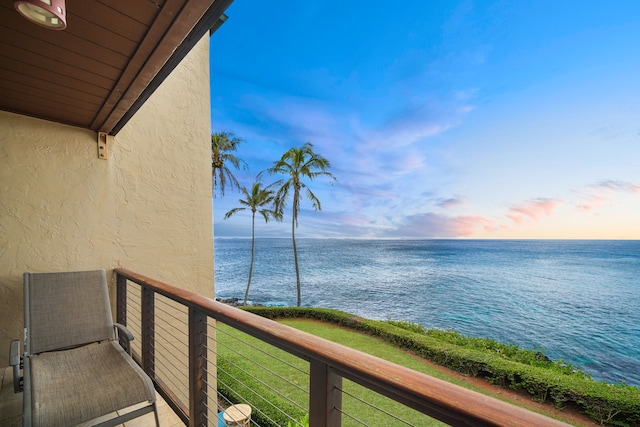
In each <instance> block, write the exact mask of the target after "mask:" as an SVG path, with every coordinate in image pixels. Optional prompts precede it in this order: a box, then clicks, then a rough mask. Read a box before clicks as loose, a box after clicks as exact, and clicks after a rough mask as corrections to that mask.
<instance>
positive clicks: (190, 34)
mask: <svg viewBox="0 0 640 427" xmlns="http://www.w3.org/2000/svg"><path fill="white" fill-rule="evenodd" d="M232 1H233V0H66V5H67V28H66V29H65V30H63V31H54V30H49V29H46V28H42V27H40V26H38V25H35V24H32V23H31V22H29V21H27V20H26V19H24V18H23V17H21V16H20V15H19V14H18V13H17V12H16V10H15V8H14V7H13V3H14V1H13V0H0V110H5V111H9V112H12V113H17V114H22V115H27V116H32V117H37V118H41V119H45V120H50V121H55V122H59V123H64V124H68V125H72V126H78V127H82V128H85V129H91V130H94V131H96V132H104V133H107V134H111V135H115V134H116V133H117V132H118V131H119V130H120V129H121V128H122V127H123V126H124V124H125V123H126V122H127V121H128V120H129V119H130V118H131V117H132V116H133V114H134V113H135V112H136V111H137V110H138V109H139V108H140V107H141V106H142V104H143V103H144V102H145V101H146V99H147V98H148V97H149V96H150V95H151V94H152V93H153V91H154V90H155V89H156V88H157V87H158V86H159V85H160V83H162V81H163V80H164V79H165V78H166V77H167V76H168V75H169V73H170V72H171V71H172V70H173V69H174V68H175V66H176V65H177V64H178V63H179V62H180V61H181V60H182V58H184V56H185V55H186V54H187V53H188V52H189V50H191V48H192V47H193V46H194V45H195V44H196V43H197V42H198V40H200V38H202V36H204V35H205V34H206V32H207V31H208V30H209V29H210V28H211V27H213V26H214V24H216V21H218V19H219V18H220V17H221V16H222V14H223V12H224V11H225V9H226V8H227V7H228V6H229V4H231V2H232Z"/></svg>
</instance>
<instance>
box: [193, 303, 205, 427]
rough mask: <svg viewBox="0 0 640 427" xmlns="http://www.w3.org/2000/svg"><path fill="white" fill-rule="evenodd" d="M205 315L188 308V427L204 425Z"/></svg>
mask: <svg viewBox="0 0 640 427" xmlns="http://www.w3.org/2000/svg"><path fill="white" fill-rule="evenodd" d="M206 348H207V315H206V314H205V313H204V312H202V311H199V310H197V309H195V308H193V307H189V426H190V427H195V426H201V425H206V420H207V419H208V409H207V394H206V391H207V390H206V382H207V359H206Z"/></svg>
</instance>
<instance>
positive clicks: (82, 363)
mask: <svg viewBox="0 0 640 427" xmlns="http://www.w3.org/2000/svg"><path fill="white" fill-rule="evenodd" d="M24 298H25V352H24V404H23V407H24V414H23V420H24V425H25V426H47V427H49V426H64V427H67V426H73V425H76V424H79V423H83V422H85V421H90V420H93V419H95V418H98V417H101V416H104V415H107V414H111V413H114V412H115V411H119V410H122V409H125V408H128V407H130V406H133V405H138V404H142V405H139V406H141V407H139V408H137V409H135V410H133V411H130V412H126V411H125V412H126V413H125V414H124V415H120V416H116V417H112V418H109V419H108V420H107V421H104V422H103V424H99V425H104V426H113V425H117V424H121V423H123V422H124V421H127V420H130V419H132V418H135V417H138V416H140V415H143V414H145V413H149V412H152V411H153V412H154V415H155V417H156V425H158V424H159V423H158V413H157V410H156V404H155V401H156V395H155V390H154V388H153V384H152V382H151V380H150V378H149V377H148V376H147V375H146V374H145V373H144V372H143V370H142V369H141V368H140V367H139V366H138V365H137V364H136V363H135V362H134V361H133V359H131V357H130V355H129V354H128V353H127V352H126V351H124V350H123V349H122V347H121V346H120V344H119V343H118V341H117V336H116V333H115V331H114V324H113V321H112V317H111V308H110V306H109V296H108V289H107V281H106V275H105V272H104V270H95V271H82V272H65V273H25V274H24Z"/></svg>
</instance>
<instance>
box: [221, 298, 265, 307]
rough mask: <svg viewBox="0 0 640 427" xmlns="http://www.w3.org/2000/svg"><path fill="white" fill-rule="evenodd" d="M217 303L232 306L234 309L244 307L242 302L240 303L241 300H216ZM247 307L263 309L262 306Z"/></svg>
mask: <svg viewBox="0 0 640 427" xmlns="http://www.w3.org/2000/svg"><path fill="white" fill-rule="evenodd" d="M216 301H218V302H221V303H222V304H226V305H230V306H232V307H243V306H244V304H243V303H242V301H240V298H216ZM247 306H252V307H263V305H262V304H247Z"/></svg>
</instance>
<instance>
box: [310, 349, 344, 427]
mask: <svg viewBox="0 0 640 427" xmlns="http://www.w3.org/2000/svg"><path fill="white" fill-rule="evenodd" d="M309 377H310V378H309V427H340V426H341V425H342V412H341V411H342V377H341V376H340V375H338V374H337V373H336V372H335V371H334V370H333V369H331V367H330V366H329V365H327V364H326V363H322V362H320V361H317V360H314V359H311V362H310V374H309Z"/></svg>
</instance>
